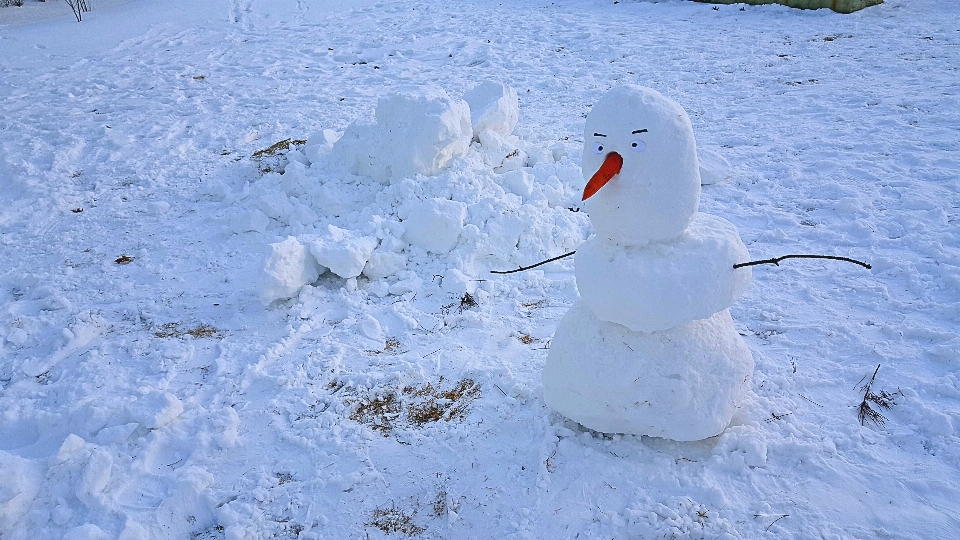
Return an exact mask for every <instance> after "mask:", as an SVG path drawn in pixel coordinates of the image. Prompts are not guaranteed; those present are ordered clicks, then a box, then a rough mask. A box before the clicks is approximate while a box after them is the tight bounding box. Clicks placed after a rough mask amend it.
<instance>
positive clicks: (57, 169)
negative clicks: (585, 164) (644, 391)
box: [0, 0, 960, 540]
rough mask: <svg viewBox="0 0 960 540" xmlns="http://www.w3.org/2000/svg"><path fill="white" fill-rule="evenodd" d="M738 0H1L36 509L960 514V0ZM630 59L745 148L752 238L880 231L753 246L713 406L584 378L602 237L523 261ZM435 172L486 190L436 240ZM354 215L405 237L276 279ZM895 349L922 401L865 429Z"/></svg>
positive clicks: (619, 531)
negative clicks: (664, 414)
mask: <svg viewBox="0 0 960 540" xmlns="http://www.w3.org/2000/svg"><path fill="white" fill-rule="evenodd" d="M713 7H714V6H710V5H705V4H700V3H696V2H686V1H681V0H669V1H660V2H647V1H644V2H628V1H621V2H620V3H618V4H613V3H612V2H600V1H599V0H586V1H578V2H573V1H570V0H557V1H553V2H531V1H529V0H523V1H519V0H508V1H505V2H500V3H486V2H476V1H473V0H465V1H464V2H457V3H442V2H433V1H427V0H424V1H417V2H393V1H377V0H370V1H366V0H363V1H359V0H357V1H351V2H344V3H337V5H336V6H334V3H330V2H326V3H321V2H315V1H312V0H304V1H301V2H293V1H292V0H290V1H287V0H281V1H275V2H264V1H259V0H253V1H250V0H237V1H236V2H227V1H222V2H220V1H214V2H204V3H196V2H187V1H185V0H169V1H167V2H148V1H146V0H131V1H129V2H123V3H118V4H117V5H115V6H111V5H108V4H107V2H106V1H105V2H98V3H94V11H91V12H90V13H88V14H87V15H86V16H85V18H84V21H83V23H77V22H76V21H74V20H73V19H72V15H70V13H69V12H66V8H65V6H64V4H63V3H62V2H43V3H40V2H32V1H29V0H28V2H27V6H25V8H24V9H30V10H35V11H36V12H38V13H39V12H43V13H50V14H53V13H57V14H58V15H50V16H47V15H43V16H39V15H38V16H37V17H34V18H32V19H30V20H19V19H18V20H13V17H12V16H11V15H9V14H11V13H21V12H20V11H18V10H19V9H20V8H12V7H11V8H0V111H2V112H0V126H2V127H0V261H3V265H2V266H0V340H2V341H0V468H2V469H3V470H2V476H0V478H3V480H4V481H3V482H0V494H2V497H0V513H2V515H3V516H4V518H3V519H5V520H8V521H4V522H3V524H2V525H0V536H3V537H4V540H6V539H7V538H11V539H22V538H31V539H32V538H62V537H63V536H64V535H67V534H74V535H83V534H86V535H87V536H94V537H95V536H96V535H97V534H98V532H97V529H99V530H100V531H103V532H104V533H105V534H106V535H107V536H108V537H110V538H148V539H149V538H169V537H182V538H190V537H191V536H196V537H197V538H213V539H221V538H278V537H279V538H284V537H288V538H289V537H297V536H299V537H300V538H365V537H366V536H367V535H369V537H370V538H404V537H406V534H405V533H404V532H401V531H400V530H397V531H396V532H393V533H387V532H385V531H384V529H388V530H389V529H390V524H391V523H395V524H402V523H406V524H408V525H411V526H415V527H416V528H412V527H407V528H406V530H408V531H411V532H413V533H414V535H413V536H414V537H417V536H419V537H426V538H430V537H445V538H478V537H479V538H486V537H498V538H572V537H577V536H578V535H579V537H580V538H644V537H657V536H661V537H663V536H666V537H669V536H670V535H674V536H676V537H684V536H686V537H693V538H695V537H698V536H700V537H722V535H723V534H728V535H730V536H731V537H734V538H737V537H739V538H765V537H769V538H795V539H799V538H842V539H846V538H875V537H884V536H885V537H891V538H911V539H912V538H916V539H921V538H922V539H927V538H937V539H940V538H953V537H955V536H956V531H957V530H958V529H960V521H958V519H957V517H956V516H957V515H958V510H960V505H958V502H957V501H958V500H960V487H958V482H957V480H956V479H957V478H958V476H960V475H958V472H960V471H958V465H957V464H958V463H960V454H958V448H960V445H958V442H960V441H958V437H960V435H958V431H957V430H958V427H960V405H958V403H960V365H958V362H957V359H958V358H960V332H958V330H957V329H958V320H960V308H958V306H960V270H958V268H960V251H958V248H957V246H958V245H960V236H958V233H957V227H956V224H957V220H958V219H960V217H958V210H957V208H958V207H960V198H958V193H957V183H956V179H957V178H958V177H960V161H958V159H957V152H958V144H957V140H958V138H957V126H958V125H960V87H958V85H957V80H958V78H957V68H956V66H957V62H958V54H960V52H958V51H960V47H958V45H960V34H958V33H957V31H956V29H957V28H960V7H958V5H957V4H956V2H952V1H949V0H911V1H909V2H908V1H906V0H887V1H886V2H885V3H884V4H881V5H879V6H875V7H871V8H868V9H865V10H862V11H859V12H857V13H854V14H852V15H847V16H842V15H838V14H836V13H832V12H829V11H825V10H819V11H799V10H791V9H788V8H786V7H783V6H736V5H732V6H717V7H718V8H719V9H718V10H716V11H715V10H713V9H712V8H713ZM740 7H744V11H740ZM31 17H33V16H31ZM331 49H332V50H331ZM362 62H365V63H362ZM374 66H379V69H374ZM483 81H498V82H502V83H503V84H505V85H508V86H510V87H513V88H515V89H516V91H517V94H518V99H519V121H518V123H517V125H516V127H515V129H514V130H513V133H512V134H511V135H510V136H508V137H503V136H501V135H499V134H497V135H496V136H486V137H479V136H478V140H477V141H472V142H470V146H469V149H468V150H466V152H465V153H464V154H462V155H460V156H458V157H454V158H452V159H451V160H450V161H449V162H448V164H447V166H446V167H445V168H444V169H443V170H442V171H440V172H439V173H438V174H436V175H435V176H416V175H415V176H412V177H409V178H406V177H405V178H396V179H391V181H390V182H389V183H388V184H383V183H381V182H380V181H378V180H376V179H373V178H369V177H365V176H358V175H353V174H351V173H350V172H349V171H345V170H343V169H342V168H338V167H337V166H336V163H334V162H333V160H332V156H331V153H332V146H333V145H334V144H335V143H334V142H333V141H335V140H337V139H336V136H337V135H339V133H342V132H344V131H345V130H346V129H347V127H348V126H349V125H350V124H351V123H353V122H355V121H361V122H372V121H373V118H374V117H375V111H376V109H377V105H378V100H379V99H380V98H381V97H384V96H387V95H388V94H391V93H393V92H394V91H395V90H399V89H400V87H401V86H403V87H409V86H415V87H427V86H432V87H439V88H442V89H443V90H444V91H445V92H446V93H447V95H448V96H450V98H451V100H459V99H462V98H463V96H464V95H465V94H466V92H468V91H469V90H471V89H473V88H475V87H476V86H478V85H479V84H481V83H482V82H483ZM624 83H630V84H640V85H644V86H648V87H652V88H655V89H656V90H658V91H659V92H661V93H662V94H663V95H666V96H669V97H670V98H671V99H673V100H674V101H676V102H677V103H679V104H681V105H682V106H683V108H684V109H685V110H686V111H687V112H688V113H689V117H690V121H691V125H692V127H693V130H694V132H695V133H696V138H697V149H698V153H699V154H700V156H701V158H702V157H704V156H705V155H706V153H707V152H709V151H712V152H715V153H716V154H718V155H720V156H722V157H723V158H724V159H725V160H726V161H727V163H729V166H730V169H729V174H728V176H729V178H728V179H727V180H725V181H724V182H721V183H717V184H712V185H707V186H704V188H703V192H702V195H701V211H702V212H704V213H708V214H712V215H715V216H721V217H723V218H724V219H726V220H728V221H730V222H731V223H732V224H733V225H735V226H736V228H737V230H738V231H739V232H740V236H741V237H742V239H743V241H744V244H745V245H746V246H747V248H748V249H749V251H750V254H751V256H752V257H754V258H767V257H775V256H779V255H783V254H787V253H825V254H832V255H845V256H851V257H854V258H859V259H863V260H866V261H868V262H870V263H871V264H872V265H873V269H872V270H870V271H867V270H865V269H863V268H860V267H857V266H854V265H848V264H843V263H838V262H835V261H801V260H787V261H784V262H782V263H781V264H780V266H779V267H774V266H761V267H757V268H754V270H753V281H752V282H751V284H750V288H749V290H747V291H746V292H745V293H744V294H743V296H742V297H741V298H740V299H739V300H738V301H737V302H736V303H735V304H734V305H733V306H732V307H731V308H730V314H731V316H732V319H733V321H734V327H735V329H736V330H737V332H738V333H740V334H743V338H744V340H745V341H746V343H747V344H748V346H749V348H750V350H751V353H752V355H753V358H754V361H755V365H756V367H755V371H754V376H753V378H752V379H751V381H750V391H749V393H748V396H747V397H746V398H745V400H744V402H743V405H742V406H741V408H740V409H739V410H738V411H737V413H736V414H735V416H734V419H733V422H732V423H731V425H730V426H728V427H727V428H726V429H724V430H723V432H722V433H720V434H719V435H717V436H716V437H712V438H709V439H707V440H704V441H699V442H690V443H681V442H672V441H669V440H666V439H661V438H657V437H646V436H624V435H614V434H602V433H598V432H594V431H590V430H588V429H585V428H583V427H582V426H579V425H577V424H576V423H575V422H572V421H568V420H566V419H564V418H563V417H562V416H561V415H559V414H557V413H555V412H553V411H551V410H550V409H549V407H547V405H546V404H545V403H544V397H543V388H542V384H541V374H542V372H543V368H544V365H545V359H546V356H547V353H548V349H549V347H550V346H551V339H552V338H553V335H554V332H555V331H556V329H557V325H558V323H559V321H560V319H561V317H562V316H563V315H564V314H565V313H566V312H567V311H568V309H569V308H570V306H571V305H573V304H574V303H575V302H576V301H577V300H578V297H579V295H578V292H577V289H576V281H575V274H574V264H573V263H574V261H573V260H572V259H570V258H567V259H563V260H561V261H557V262H553V263H550V264H548V265H544V266H541V267H538V268H536V269H534V270H530V271H527V272H520V273H516V274H509V275H505V276H496V275H491V274H489V273H488V272H487V270H489V269H497V270H501V269H511V268H516V267H518V266H523V265H528V264H532V263H535V262H538V261H541V260H543V259H545V258H548V257H553V256H556V255H560V254H562V253H566V252H569V251H572V250H575V249H577V248H578V247H580V245H581V244H582V243H583V242H584V241H585V240H586V239H587V238H588V237H589V235H590V234H592V233H593V228H592V226H591V225H590V223H589V221H588V219H587V216H586V212H585V211H584V208H583V207H582V206H581V205H580V196H581V193H582V190H583V187H584V179H583V175H582V169H581V162H580V155H581V151H582V149H583V145H584V141H583V140H582V137H581V133H582V132H583V128H584V119H585V115H586V114H587V113H588V112H589V111H590V109H591V107H592V106H593V105H594V104H595V103H596V101H597V99H598V97H599V96H601V95H603V94H604V93H605V92H606V91H607V90H609V89H610V88H613V87H615V86H618V85H620V84H624ZM107 126H109V127H107ZM471 127H472V126H471ZM325 130H329V132H326V131H325ZM489 133H495V132H492V131H490V132H489ZM314 134H320V137H317V138H315V137H312V135H314ZM481 135H482V134H481ZM497 137H499V140H498V139H497ZM286 139H291V144H290V149H289V150H285V151H284V152H281V153H278V155H276V156H272V157H270V159H269V160H267V159H263V160H260V161H258V160H256V159H254V158H253V154H254V153H255V152H258V151H260V150H265V149H267V148H269V147H271V146H272V145H274V144H275V143H277V142H279V141H283V140H286ZM295 140H308V141H310V142H312V143H313V144H312V145H311V144H304V145H298V144H292V141H295ZM268 161H269V163H268ZM701 161H702V162H703V163H701V165H703V166H706V165H707V160H706V159H702V160H701ZM274 162H276V164H277V165H282V167H280V168H278V169H275V170H271V171H270V172H261V168H260V165H264V166H265V167H266V168H269V167H270V166H271V164H272V163H274ZM720 163H721V165H722V162H720ZM298 164H299V165H298ZM281 170H282V171H283V174H281V172H280V171H281ZM511 171H523V172H526V173H527V174H528V175H529V176H527V177H522V178H523V179H521V180H519V181H517V179H516V178H513V179H509V180H508V178H507V176H506V175H507V174H508V173H511ZM288 174H289V176H288ZM285 177H286V178H285ZM531 177H532V178H531ZM526 180H529V184H526ZM525 185H529V186H530V193H529V195H527V194H526V192H525V187H524V186H525ZM518 187H519V189H518ZM277 194H282V195H283V196H284V197H285V198H286V199H285V200H286V204H284V200H283V199H281V198H280V197H278V196H277ZM432 199H444V200H448V201H456V202H459V203H462V204H464V205H465V206H466V212H465V215H464V219H463V229H462V230H461V231H460V233H459V236H458V242H457V245H456V246H455V247H454V248H452V249H451V250H450V251H449V252H447V253H445V254H440V255H438V254H435V253H431V252H429V251H427V250H426V249H424V248H422V247H419V246H413V245H411V244H410V243H409V242H408V241H407V240H405V239H404V233H405V230H404V226H405V223H406V221H407V218H408V217H409V214H407V213H406V211H407V210H409V209H410V208H412V207H413V206H414V205H415V203H417V202H419V201H427V200H432ZM164 203H165V204H164ZM268 203H269V204H268ZM166 205H169V207H167V206H166ZM265 208H266V209H267V210H270V212H269V213H268V212H267V211H266V210H265ZM80 209H82V211H75V210H80ZM257 212H259V214H258V213H257ZM273 212H276V213H275V216H271V215H269V214H270V213H273ZM264 218H265V219H266V220H267V221H264ZM328 225H333V226H335V227H338V228H340V229H343V230H347V231H352V232H355V233H356V234H358V235H360V236H362V237H373V238H376V239H377V240H378V241H379V245H378V246H377V248H376V249H375V250H374V252H373V254H371V255H370V260H368V261H367V264H366V265H365V266H364V268H365V269H366V268H367V267H368V266H371V267H375V266H376V264H377V263H373V261H375V260H376V259H377V258H378V257H379V255H378V254H382V255H383V256H384V257H383V260H382V261H381V262H383V263H384V266H382V267H381V271H379V272H377V273H374V275H373V276H371V277H367V276H366V275H364V274H361V275H360V276H357V277H356V278H349V279H348V278H343V277H340V276H337V275H336V274H334V273H332V272H325V273H324V274H323V275H321V276H319V277H318V278H317V279H316V280H314V281H311V282H309V283H306V284H304V285H302V286H301V287H300V289H299V290H298V291H297V292H296V294H295V295H294V296H291V297H289V298H287V299H285V300H276V301H274V302H272V303H270V304H268V305H264V304H263V303H262V302H261V300H260V291H261V283H260V279H261V272H262V268H263V264H264V262H265V261H266V259H267V256H268V254H269V253H270V250H271V248H270V245H271V244H276V243H280V242H283V241H285V240H286V239H287V238H288V237H291V236H292V237H294V238H301V237H306V236H307V235H322V234H324V232H325V231H326V230H328V229H327V226H328ZM238 229H246V230H238ZM298 242H299V240H298ZM301 245H303V244H301ZM123 256H125V257H126V258H125V259H123V258H121V257H123ZM387 259H390V261H389V262H387ZM117 260H121V261H126V262H125V263H122V264H121V263H118V262H116V261H117ZM371 263H373V264H372V265H371ZM365 271H366V270H365ZM391 272H392V273H391ZM391 289H392V290H393V293H391V292H390V291H391ZM468 292H469V294H470V297H469V298H467V297H466V293H468ZM372 319H375V320H376V321H377V324H379V326H380V332H379V333H378V332H377V328H376V325H375V324H373V322H372ZM64 330H69V332H70V334H72V337H71V336H70V335H68V334H67V333H64ZM381 336H382V338H381ZM878 364H879V365H880V366H881V367H880V370H879V372H878V374H877V379H876V382H875V383H874V385H873V388H874V390H875V391H878V392H879V391H881V390H886V391H888V392H891V393H893V394H894V404H893V405H892V406H891V408H889V409H880V412H881V413H882V414H883V415H884V416H885V417H886V422H885V423H884V424H883V425H877V424H873V423H870V422H868V423H866V425H863V426H861V424H860V423H859V422H858V421H857V410H858V407H859V405H860V403H861V400H862V397H863V394H862V393H861V392H860V391H859V390H858V384H862V383H861V379H863V378H864V377H866V378H869V376H870V375H871V374H872V373H873V372H874V370H875V369H876V367H877V365H878ZM41 368H45V369H44V370H43V371H41V372H39V373H37V370H39V369H41ZM28 372H29V373H28ZM34 374H35V375H34ZM469 381H472V385H471V383H470V382H469ZM166 394H169V395H171V396H173V397H175V398H176V400H178V401H179V402H180V403H181V405H182V407H183V410H182V412H181V413H180V414H179V415H177V416H176V417H175V418H173V419H172V420H170V422H169V423H167V424H165V425H163V426H161V427H158V428H155V429H151V428H148V427H147V426H146V425H144V424H143V423H145V422H146V421H147V417H146V416H145V413H146V412H147V411H148V410H149V411H153V412H154V413H159V412H161V411H162V410H163V407H160V406H157V407H154V408H148V407H145V406H143V408H141V407H142V405H144V403H141V402H140V400H141V399H142V398H143V397H144V396H165V395H166ZM61 449H62V450H63V452H62V454H63V455H62V456H61V457H62V459H61V457H58V456H60V454H61ZM101 452H102V453H101ZM103 453H105V454H106V455H109V456H111V459H112V464H111V465H110V469H109V475H108V476H107V474H106V471H105V468H106V467H105V465H104V464H105V463H107V461H106V460H105V459H104V458H103V456H104V455H105V454H103ZM97 456H99V457H97ZM88 465H89V470H90V473H89V476H88V475H87V473H86V472H85V471H87V470H88ZM10 471H15V472H12V473H11V472H10ZM104 478H106V481H105V483H104V484H103V488H102V489H101V490H100V491H96V490H93V489H90V488H95V487H97V486H98V485H99V483H100V482H102V481H103V479H104ZM87 479H89V480H90V482H87ZM80 486H82V489H79V490H78V487H80ZM78 494H79V496H78ZM81 497H82V499H81ZM435 503H436V504H435ZM704 516H705V517H704ZM391 519H393V521H392V522H391V521H390V520H391ZM405 519H406V520H408V521H404V520H405ZM88 525H90V526H95V527H96V529H94V528H93V527H90V526H88ZM418 530H422V532H420V533H416V531H418Z"/></svg>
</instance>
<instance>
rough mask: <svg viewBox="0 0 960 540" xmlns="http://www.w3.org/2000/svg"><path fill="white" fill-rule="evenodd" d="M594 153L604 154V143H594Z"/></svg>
mask: <svg viewBox="0 0 960 540" xmlns="http://www.w3.org/2000/svg"><path fill="white" fill-rule="evenodd" d="M593 153H594V154H602V153H603V145H602V144H600V143H597V144H595V145H593Z"/></svg>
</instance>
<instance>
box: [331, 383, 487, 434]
mask: <svg viewBox="0 0 960 540" xmlns="http://www.w3.org/2000/svg"><path fill="white" fill-rule="evenodd" d="M327 388H329V389H330V390H331V391H332V392H333V393H340V394H343V395H344V396H345V398H344V402H345V403H346V404H347V405H348V406H350V407H352V409H353V412H351V413H350V416H349V418H350V419H351V420H353V421H355V422H359V423H361V424H364V425H366V426H368V427H370V429H373V430H375V431H378V432H380V433H381V434H383V436H385V437H387V436H389V435H390V433H391V432H392V431H393V430H394V429H396V428H397V427H403V426H406V427H413V428H420V427H423V426H425V425H427V424H433V423H437V422H453V421H461V420H463V419H464V418H466V417H467V415H468V414H469V413H470V407H471V405H472V404H473V402H474V401H475V400H476V399H477V398H479V397H480V385H479V384H477V383H476V382H475V381H474V380H473V379H469V378H464V379H461V380H459V381H457V382H456V383H455V384H453V385H450V386H448V385H445V384H444V379H443V378H442V377H441V378H440V381H439V382H438V384H437V386H434V385H433V384H431V383H429V382H428V383H427V384H425V385H421V386H405V387H403V388H386V389H379V390H375V391H369V392H367V393H364V392H358V391H356V390H355V389H351V388H348V387H347V386H346V385H345V384H344V383H342V382H340V381H332V382H331V383H330V384H328V385H327Z"/></svg>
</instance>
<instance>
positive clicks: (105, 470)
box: [74, 401, 183, 509]
mask: <svg viewBox="0 0 960 540" xmlns="http://www.w3.org/2000/svg"><path fill="white" fill-rule="evenodd" d="M178 402H179V401H178ZM182 407H183V406H182V405H181V410H182ZM178 414H179V413H178ZM112 468H113V456H111V455H110V454H109V453H108V452H107V451H105V450H103V449H100V448H96V449H94V450H93V451H92V452H91V453H90V460H89V461H87V464H86V466H84V468H83V474H82V475H80V479H79V480H78V481H77V486H76V489H75V490H74V491H75V494H76V496H77V498H78V499H80V501H81V502H83V504H85V505H87V507H88V508H91V509H96V508H97V503H98V502H99V500H100V494H101V492H102V491H103V490H104V488H106V487H107V483H109V482H110V471H111V469H112Z"/></svg>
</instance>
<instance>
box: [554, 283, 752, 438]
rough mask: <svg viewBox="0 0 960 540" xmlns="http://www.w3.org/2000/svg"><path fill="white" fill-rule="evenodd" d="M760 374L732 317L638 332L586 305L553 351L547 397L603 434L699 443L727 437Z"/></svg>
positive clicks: (564, 323) (570, 315)
mask: <svg viewBox="0 0 960 540" xmlns="http://www.w3.org/2000/svg"><path fill="white" fill-rule="evenodd" d="M752 373H753V356H752V355H751V354H750V349H749V348H748V347H747V344H746V343H744V341H743V339H742V338H741V337H740V335H739V334H738V333H737V331H736V329H734V327H733V320H732V319H731V318H730V313H729V312H728V311H727V310H723V311H721V312H719V313H717V314H715V315H713V316H712V317H710V318H709V319H703V320H697V321H693V322H691V323H689V324H687V325H683V326H679V327H676V328H670V329H668V330H664V331H660V332H633V331H631V330H630V329H628V328H626V327H624V326H621V325H619V324H615V323H610V322H605V321H601V320H600V319H598V318H597V317H596V316H595V315H594V314H593V312H592V311H591V310H590V308H589V307H588V306H587V305H586V304H585V303H584V302H583V301H582V300H581V301H578V302H577V303H576V304H574V305H573V307H571V308H570V311H568V312H567V314H566V315H565V316H564V317H563V319H562V320H561V321H560V325H559V326H558V327H557V331H556V334H555V335H554V338H553V341H552V342H551V344H550V353H549V355H548V356H547V364H546V367H545V368H544V370H543V397H544V400H545V401H546V403H547V405H548V406H550V407H551V408H552V409H554V410H556V411H557V412H559V413H561V414H563V415H564V416H566V417H568V418H570V419H572V420H575V421H577V422H579V423H580V424H582V425H584V426H586V427H588V428H590V429H593V430H596V431H600V432H604V433H630V434H634V435H649V436H652V437H664V438H667V439H673V440H677V441H696V440H700V439H705V438H707V437H711V436H713V435H716V434H718V433H720V432H721V431H723V429H724V428H725V427H726V426H727V424H728V423H729V422H730V419H731V418H732V417H733V413H734V411H735V410H736V408H737V406H738V405H739V403H740V401H741V400H742V399H743V397H744V395H745V394H746V392H747V390H748V388H749V379H750V375H751V374H752Z"/></svg>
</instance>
